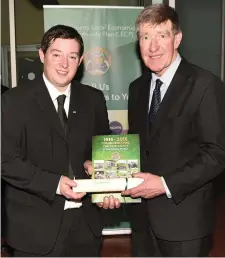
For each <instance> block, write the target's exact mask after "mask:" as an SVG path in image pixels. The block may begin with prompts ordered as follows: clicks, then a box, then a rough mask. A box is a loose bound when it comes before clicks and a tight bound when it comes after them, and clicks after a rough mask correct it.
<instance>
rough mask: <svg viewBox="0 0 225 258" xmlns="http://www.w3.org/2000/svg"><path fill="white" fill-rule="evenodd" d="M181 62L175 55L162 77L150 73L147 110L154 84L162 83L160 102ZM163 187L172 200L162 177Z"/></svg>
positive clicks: (178, 56)
mask: <svg viewBox="0 0 225 258" xmlns="http://www.w3.org/2000/svg"><path fill="white" fill-rule="evenodd" d="M180 62H181V57H180V55H179V54H177V57H176V59H175V60H174V61H173V63H172V64H170V66H169V67H168V69H167V70H166V71H165V72H164V74H163V75H162V76H160V77H159V76H157V75H156V74H154V73H152V80H151V87H150V96H149V110H150V106H151V101H152V95H153V91H154V89H155V82H156V80H157V79H160V80H161V82H162V83H163V84H162V85H161V87H160V93H161V102H162V100H163V98H164V96H165V94H166V91H167V90H168V88H169V86H170V83H171V81H172V79H173V77H174V74H175V73H176V71H177V68H178V66H179V65H180ZM161 180H162V183H163V186H164V188H165V190H166V195H167V197H168V198H172V195H171V193H170V190H169V188H168V187H167V184H166V182H165V179H164V178H163V177H161Z"/></svg>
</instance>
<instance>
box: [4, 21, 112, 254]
mask: <svg viewBox="0 0 225 258" xmlns="http://www.w3.org/2000/svg"><path fill="white" fill-rule="evenodd" d="M83 50H84V46H83V40H82V38H81V35H80V34H79V33H78V32H77V31H76V30H75V29H73V28H71V27H68V26H64V25H56V26H54V27H52V28H50V29H49V30H48V31H47V32H46V33H45V34H44V36H43V39H42V42H41V49H40V50H39V55H40V59H41V62H42V63H43V65H44V73H43V76H41V77H40V78H39V80H36V81H35V82H33V84H32V85H26V86H23V85H19V86H18V87H16V88H14V89H12V90H10V91H9V92H7V93H5V94H4V95H3V99H2V176H3V178H4V179H5V180H6V181H7V183H8V184H7V189H6V213H7V232H6V234H7V241H8V244H9V245H10V246H12V247H13V248H14V249H15V253H14V255H15V256H79V257H80V256H86V257H87V256H99V254H100V246H101V232H102V229H103V223H102V219H101V217H100V213H99V212H100V210H99V208H98V207H97V206H96V205H93V204H92V203H91V201H90V197H89V196H87V195H85V193H75V192H73V190H72V187H74V186H76V183H75V181H74V178H75V180H76V179H82V178H86V177H87V175H86V173H85V166H86V163H85V161H86V160H91V143H92V136H93V135H100V134H108V133H109V126H108V116H107V109H106V104H105V99H104V95H103V94H102V92H101V91H98V90H96V89H94V88H91V87H89V86H87V85H82V84H81V83H79V82H77V81H72V79H73V78H74V76H75V74H76V72H77V69H78V67H79V65H80V63H81V62H82V59H83ZM31 83H32V82H31Z"/></svg>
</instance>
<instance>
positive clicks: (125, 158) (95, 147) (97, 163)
mask: <svg viewBox="0 0 225 258" xmlns="http://www.w3.org/2000/svg"><path fill="white" fill-rule="evenodd" d="M92 164H93V169H94V171H93V174H92V179H108V180H110V179H115V178H131V177H132V174H133V173H136V172H139V171H140V144H139V136H138V135H137V134H127V135H100V136H93V138H92ZM112 181H113V180H112ZM125 181H126V180H124V182H125ZM125 189H126V185H125V184H124V190H125ZM111 195H112V196H114V198H118V199H119V200H120V202H121V203H139V202H141V198H131V197H124V196H121V194H120V192H105V193H93V194H92V202H93V203H96V202H103V199H104V197H105V196H111Z"/></svg>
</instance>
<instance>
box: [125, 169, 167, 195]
mask: <svg viewBox="0 0 225 258" xmlns="http://www.w3.org/2000/svg"><path fill="white" fill-rule="evenodd" d="M133 177H140V178H143V179H144V182H143V183H141V184H140V185H138V186H136V187H134V188H132V189H128V190H125V191H123V192H122V193H121V194H122V195H130V196H131V197H133V198H137V197H142V198H146V199H150V198H154V197H156V196H159V195H162V194H165V192H166V191H165V188H164V186H163V183H162V180H161V178H160V176H156V175H153V174H151V173H141V172H140V173H134V174H133Z"/></svg>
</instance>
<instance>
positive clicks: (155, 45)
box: [149, 38, 159, 52]
mask: <svg viewBox="0 0 225 258" xmlns="http://www.w3.org/2000/svg"><path fill="white" fill-rule="evenodd" d="M158 49H159V42H158V40H157V39H155V38H153V39H152V40H151V42H150V44H149V50H150V51H151V52H156V51H157V50H158Z"/></svg>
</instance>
